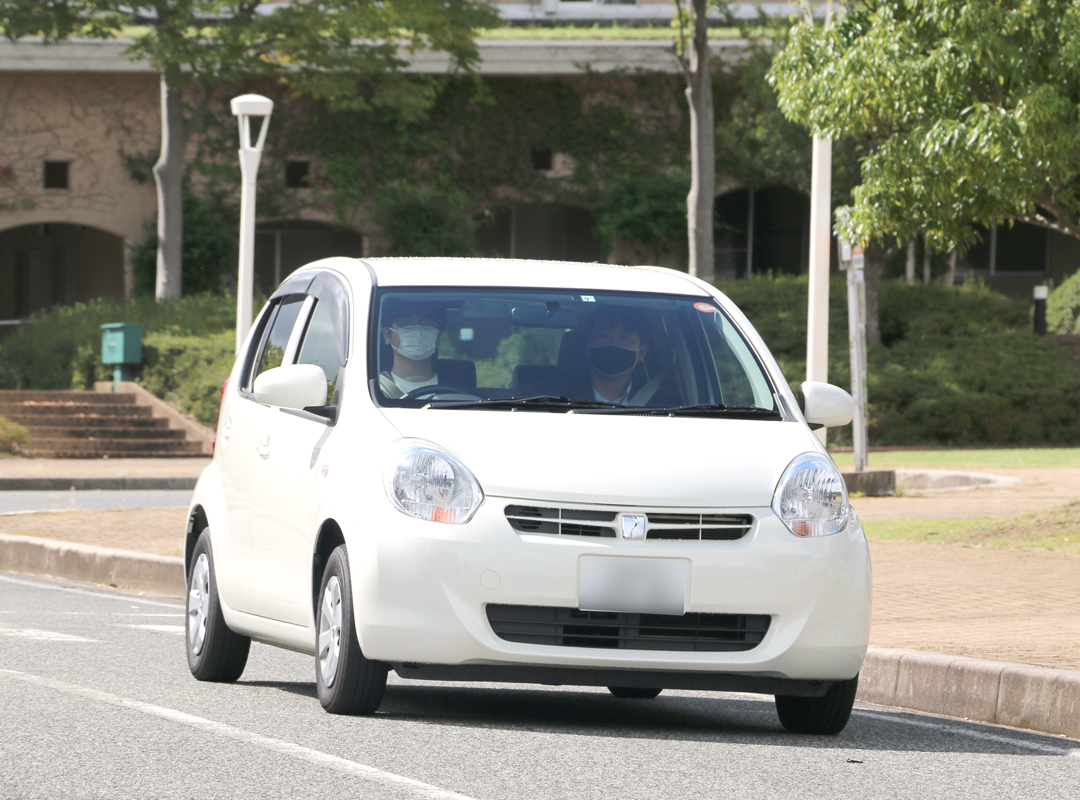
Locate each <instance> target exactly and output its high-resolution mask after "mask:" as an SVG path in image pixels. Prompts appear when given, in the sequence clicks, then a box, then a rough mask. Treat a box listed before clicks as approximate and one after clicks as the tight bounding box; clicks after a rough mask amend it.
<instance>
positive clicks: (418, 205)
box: [376, 187, 476, 256]
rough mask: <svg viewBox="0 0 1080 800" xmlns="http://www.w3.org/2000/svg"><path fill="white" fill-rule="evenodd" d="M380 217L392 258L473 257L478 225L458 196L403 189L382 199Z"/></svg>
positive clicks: (384, 194)
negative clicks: (474, 232)
mask: <svg viewBox="0 0 1080 800" xmlns="http://www.w3.org/2000/svg"><path fill="white" fill-rule="evenodd" d="M376 217H377V218H378V221H379V223H380V225H381V226H382V229H383V232H384V233H385V234H386V237H387V238H388V239H389V247H388V250H387V255H391V256H471V255H473V254H474V252H475V245H474V242H473V231H474V228H475V227H476V223H475V222H473V219H472V217H470V216H469V212H468V210H467V208H466V206H465V199H464V196H463V195H459V194H458V193H455V192H440V191H420V190H416V189H407V188H404V187H399V188H397V189H396V190H393V191H387V192H384V193H383V194H381V195H380V197H379V204H378V208H377V209H376Z"/></svg>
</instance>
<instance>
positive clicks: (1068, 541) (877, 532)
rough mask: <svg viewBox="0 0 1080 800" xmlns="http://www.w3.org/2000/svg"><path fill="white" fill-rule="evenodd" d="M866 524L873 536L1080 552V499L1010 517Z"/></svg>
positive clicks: (887, 539)
mask: <svg viewBox="0 0 1080 800" xmlns="http://www.w3.org/2000/svg"><path fill="white" fill-rule="evenodd" d="M863 527H864V528H865V529H866V536H867V538H868V539H871V540H880V541H904V542H929V543H934V542H936V543H940V544H956V545H963V546H964V547H986V548H995V549H1002V550H1049V551H1054V552H1060V553H1072V554H1074V555H1080V503H1071V504H1069V505H1067V506H1062V507H1061V508H1055V509H1053V510H1051V511H1040V512H1037V513H1034V514H1023V515H1021V516H1019V517H1011V518H1009V519H946V520H889V521H887V522H864V523H863Z"/></svg>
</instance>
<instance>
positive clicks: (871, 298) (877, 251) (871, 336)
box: [863, 240, 889, 345]
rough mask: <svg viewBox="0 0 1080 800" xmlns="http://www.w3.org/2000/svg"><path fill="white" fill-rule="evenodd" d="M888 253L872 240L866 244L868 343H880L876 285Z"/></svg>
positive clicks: (878, 305) (879, 280) (864, 275)
mask: <svg viewBox="0 0 1080 800" xmlns="http://www.w3.org/2000/svg"><path fill="white" fill-rule="evenodd" d="M888 255H889V253H888V251H887V250H886V249H885V248H884V247H882V246H881V245H880V244H878V243H877V242H876V241H874V240H871V241H870V243H869V244H867V245H866V250H865V252H864V257H865V260H864V262H863V265H864V266H863V280H865V281H866V343H867V344H868V345H869V344H881V319H880V314H879V312H878V309H879V308H880V304H879V303H878V286H879V285H880V284H881V273H882V272H883V271H884V270H885V259H886V258H887V257H888Z"/></svg>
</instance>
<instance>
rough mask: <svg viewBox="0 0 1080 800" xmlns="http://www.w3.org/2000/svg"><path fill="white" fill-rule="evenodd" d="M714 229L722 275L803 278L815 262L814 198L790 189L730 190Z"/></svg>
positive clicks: (724, 196)
mask: <svg viewBox="0 0 1080 800" xmlns="http://www.w3.org/2000/svg"><path fill="white" fill-rule="evenodd" d="M714 231H715V233H714V239H713V241H714V247H715V250H716V272H717V275H718V276H719V277H727V278H735V277H739V278H742V277H746V276H747V275H748V274H749V275H752V274H755V273H757V274H760V273H766V272H773V273H778V274H784V275H798V274H800V273H803V272H805V271H806V269H807V264H808V261H809V247H810V198H808V197H807V196H806V195H804V194H802V193H801V192H797V191H795V190H794V189H788V188H787V187H784V186H774V187H771V188H768V189H758V190H756V191H755V190H750V189H736V190H734V191H731V192H727V193H726V194H722V195H720V196H719V197H717V198H716V224H715V226H714Z"/></svg>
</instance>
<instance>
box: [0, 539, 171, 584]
mask: <svg viewBox="0 0 1080 800" xmlns="http://www.w3.org/2000/svg"><path fill="white" fill-rule="evenodd" d="M0 572H21V573H24V574H29V575H49V576H52V577H54V578H65V579H67V580H72V581H81V582H83V583H98V584H103V585H105V586H115V587H116V588H118V589H129V590H131V591H133V592H146V593H148V594H157V595H164V596H166V597H183V596H184V595H185V594H186V593H187V588H186V585H185V581H184V559H182V558H180V557H179V556H155V555H151V554H149V553H133V552H130V551H128V550H113V549H111V548H108V547H94V546H93V545H87V544H72V543H71V542H60V541H56V540H54V539H38V538H35V537H32V536H10V535H8V534H6V533H0Z"/></svg>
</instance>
